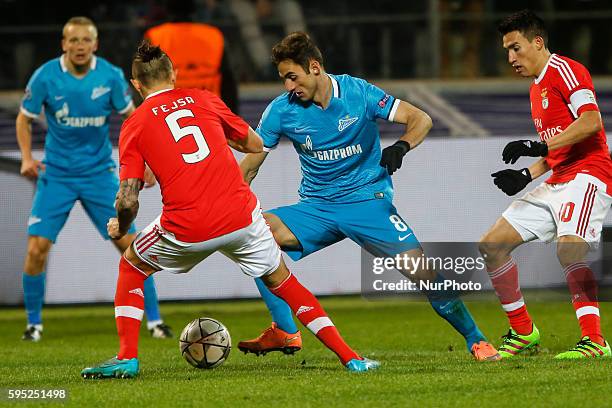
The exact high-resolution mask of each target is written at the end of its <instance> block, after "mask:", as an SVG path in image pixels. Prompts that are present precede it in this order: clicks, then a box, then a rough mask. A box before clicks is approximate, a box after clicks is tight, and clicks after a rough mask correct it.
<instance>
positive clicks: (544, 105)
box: [540, 88, 548, 109]
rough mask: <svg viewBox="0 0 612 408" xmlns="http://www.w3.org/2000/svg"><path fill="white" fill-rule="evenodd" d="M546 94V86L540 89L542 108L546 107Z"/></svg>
mask: <svg viewBox="0 0 612 408" xmlns="http://www.w3.org/2000/svg"><path fill="white" fill-rule="evenodd" d="M547 94H548V91H547V90H546V88H544V89H542V93H541V94H540V96H542V109H546V108H548V98H547V97H546V95H547Z"/></svg>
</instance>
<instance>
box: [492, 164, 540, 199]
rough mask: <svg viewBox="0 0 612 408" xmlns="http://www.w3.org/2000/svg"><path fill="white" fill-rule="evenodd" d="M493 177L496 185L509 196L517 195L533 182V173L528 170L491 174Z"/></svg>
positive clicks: (503, 171)
mask: <svg viewBox="0 0 612 408" xmlns="http://www.w3.org/2000/svg"><path fill="white" fill-rule="evenodd" d="M491 177H493V182H494V183H495V185H496V186H497V187H499V189H500V190H501V191H503V192H504V193H506V194H508V195H509V196H513V195H515V194H516V193H518V192H519V191H521V190H522V189H524V188H525V187H526V186H527V184H529V183H530V182H531V173H530V172H529V169H527V168H525V169H522V170H512V169H506V170H501V171H498V172H497V173H493V174H491Z"/></svg>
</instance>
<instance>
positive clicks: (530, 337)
mask: <svg viewBox="0 0 612 408" xmlns="http://www.w3.org/2000/svg"><path fill="white" fill-rule="evenodd" d="M522 243H523V238H522V237H521V235H520V234H519V233H518V231H517V230H516V229H515V228H514V227H513V226H512V225H511V224H510V223H509V222H508V221H507V220H506V219H505V218H503V217H500V218H499V219H498V220H497V222H496V223H495V224H494V225H493V227H491V229H490V230H489V231H487V233H486V234H485V235H484V236H483V237H482V238H481V239H480V244H479V250H480V253H481V254H482V256H483V257H484V259H485V263H486V265H487V272H488V273H489V277H490V278H491V283H492V284H493V288H494V289H495V293H496V294H497V296H498V298H499V300H500V302H501V304H502V307H503V309H504V311H505V312H506V315H507V316H508V320H509V322H510V327H511V328H510V329H509V330H508V333H507V334H506V335H504V336H503V337H502V338H503V339H504V341H503V344H502V346H501V347H500V348H499V353H500V354H501V356H502V357H503V358H509V357H513V356H515V355H516V354H518V353H521V352H523V351H525V350H529V349H535V348H536V347H537V346H538V344H539V343H540V333H539V331H538V329H537V327H536V326H535V325H534V324H533V321H532V320H531V317H530V316H529V313H528V312H527V306H525V301H524V300H523V295H522V293H521V289H520V286H519V279H518V269H517V266H516V264H515V263H514V260H513V259H512V257H511V256H510V254H511V252H512V251H513V250H514V249H515V248H516V247H518V246H519V245H521V244H522Z"/></svg>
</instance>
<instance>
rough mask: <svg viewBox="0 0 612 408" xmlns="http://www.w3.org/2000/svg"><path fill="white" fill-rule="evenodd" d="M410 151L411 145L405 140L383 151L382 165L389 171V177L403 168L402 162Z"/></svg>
mask: <svg viewBox="0 0 612 408" xmlns="http://www.w3.org/2000/svg"><path fill="white" fill-rule="evenodd" d="M409 151H410V144H409V143H408V142H404V141H403V140H398V141H397V142H395V143H393V144H392V145H391V146H387V147H385V148H384V149H383V151H382V154H381V157H380V165H381V166H382V167H384V168H386V169H387V173H389V175H391V174H393V173H394V172H395V171H396V170H397V169H399V168H400V167H402V160H403V159H404V156H405V155H406V153H408V152H409Z"/></svg>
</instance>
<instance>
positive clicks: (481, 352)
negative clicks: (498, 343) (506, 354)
mask: <svg viewBox="0 0 612 408" xmlns="http://www.w3.org/2000/svg"><path fill="white" fill-rule="evenodd" d="M472 355H473V356H474V358H475V359H476V360H478V361H498V360H501V359H502V357H501V356H500V355H499V353H498V352H497V350H496V349H495V347H493V346H492V345H491V343H487V342H486V341H484V340H483V341H480V342H478V343H474V344H473V345H472Z"/></svg>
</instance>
